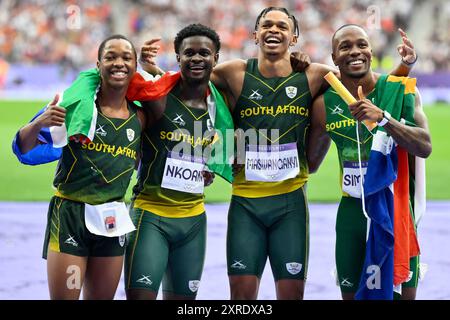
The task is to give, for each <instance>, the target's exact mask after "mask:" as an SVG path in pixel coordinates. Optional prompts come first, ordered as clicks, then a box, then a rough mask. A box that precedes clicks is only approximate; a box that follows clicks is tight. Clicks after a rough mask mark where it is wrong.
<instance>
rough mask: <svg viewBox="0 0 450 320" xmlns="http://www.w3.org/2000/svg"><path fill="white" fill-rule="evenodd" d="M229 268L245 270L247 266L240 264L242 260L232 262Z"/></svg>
mask: <svg viewBox="0 0 450 320" xmlns="http://www.w3.org/2000/svg"><path fill="white" fill-rule="evenodd" d="M231 268H233V269H245V268H247V266H246V265H245V264H243V263H242V260H239V261H236V260H234V262H233V264H232V265H231Z"/></svg>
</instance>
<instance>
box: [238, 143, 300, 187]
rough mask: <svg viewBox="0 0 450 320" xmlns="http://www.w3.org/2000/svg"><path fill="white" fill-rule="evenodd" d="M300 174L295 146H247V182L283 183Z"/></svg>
mask: <svg viewBox="0 0 450 320" xmlns="http://www.w3.org/2000/svg"><path fill="white" fill-rule="evenodd" d="M299 172H300V167H299V160H298V151H297V144H296V143H295V142H293V143H287V144H281V145H270V146H256V145H248V146H247V150H246V153H245V179H246V180H247V181H265V182H273V181H283V180H287V179H291V178H294V177H295V176H297V175H298V173H299Z"/></svg>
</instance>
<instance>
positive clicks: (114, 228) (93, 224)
mask: <svg viewBox="0 0 450 320" xmlns="http://www.w3.org/2000/svg"><path fill="white" fill-rule="evenodd" d="M84 222H85V224H86V228H87V229H88V230H89V231H90V232H91V233H93V234H96V235H99V236H105V237H119V236H122V235H124V234H127V233H129V232H131V231H134V230H136V228H135V227H134V224H133V221H131V218H130V215H129V213H128V210H127V207H126V205H125V203H124V202H117V201H115V202H107V203H104V204H99V205H95V206H93V205H90V204H87V203H86V204H85V209H84Z"/></svg>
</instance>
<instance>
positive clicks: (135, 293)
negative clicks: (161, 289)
mask: <svg viewBox="0 0 450 320" xmlns="http://www.w3.org/2000/svg"><path fill="white" fill-rule="evenodd" d="M125 293H126V296H127V300H156V297H157V296H158V292H155V291H150V290H146V289H127V290H125Z"/></svg>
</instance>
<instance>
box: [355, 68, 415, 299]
mask: <svg viewBox="0 0 450 320" xmlns="http://www.w3.org/2000/svg"><path fill="white" fill-rule="evenodd" d="M415 86H416V79H411V78H404V77H394V76H387V77H386V79H385V81H384V82H382V85H381V86H380V87H379V89H378V90H379V93H378V94H379V95H381V97H382V98H381V102H380V106H379V107H380V108H382V109H383V110H386V111H387V112H389V113H390V114H391V116H392V117H393V118H394V119H397V120H398V121H400V120H401V119H404V120H405V121H406V122H407V123H409V124H413V123H414V120H413V114H414V106H415V96H414V93H415ZM408 185H409V177H408V154H407V153H406V151H405V150H403V149H402V148H400V147H399V146H396V145H395V141H394V140H393V139H392V137H390V136H388V135H387V133H386V132H385V130H384V128H382V127H380V128H378V130H377V132H376V134H375V136H374V138H373V142H372V149H371V153H370V157H369V164H368V168H367V173H366V176H365V180H364V190H365V200H366V209H367V214H368V216H369V218H370V219H371V221H370V229H369V235H368V239H367V245H366V256H365V261H364V267H363V270H362V276H361V280H360V284H359V287H358V290H357V293H356V296H355V298H356V299H393V292H394V286H397V285H399V284H401V283H403V282H405V281H407V280H408V276H409V260H410V258H411V257H414V256H417V255H418V254H419V246H418V242H417V237H416V234H415V229H414V222H413V219H412V212H411V211H410V205H409V187H408Z"/></svg>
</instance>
